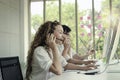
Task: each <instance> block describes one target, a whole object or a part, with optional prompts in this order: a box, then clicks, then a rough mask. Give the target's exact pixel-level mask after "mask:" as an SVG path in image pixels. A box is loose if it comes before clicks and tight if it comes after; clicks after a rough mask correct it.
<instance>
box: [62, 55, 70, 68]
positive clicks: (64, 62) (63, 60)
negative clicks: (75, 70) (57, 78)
mask: <svg viewBox="0 0 120 80" xmlns="http://www.w3.org/2000/svg"><path fill="white" fill-rule="evenodd" d="M61 62H62V63H61V64H62V67H65V66H66V65H67V64H68V63H67V61H66V60H65V58H64V57H63V56H61Z"/></svg>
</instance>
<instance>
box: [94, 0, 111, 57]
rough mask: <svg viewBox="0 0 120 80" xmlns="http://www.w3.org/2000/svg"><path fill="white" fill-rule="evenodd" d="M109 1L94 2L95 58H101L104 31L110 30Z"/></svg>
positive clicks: (95, 0)
mask: <svg viewBox="0 0 120 80" xmlns="http://www.w3.org/2000/svg"><path fill="white" fill-rule="evenodd" d="M109 1H110V0H94V2H95V12H94V14H95V25H94V26H95V45H96V47H95V48H96V57H97V58H102V57H103V56H104V55H105V54H102V53H103V47H104V39H105V37H106V35H107V34H106V31H107V30H108V29H109V28H110V6H109Z"/></svg>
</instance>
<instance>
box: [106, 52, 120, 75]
mask: <svg viewBox="0 0 120 80" xmlns="http://www.w3.org/2000/svg"><path fill="white" fill-rule="evenodd" d="M115 56H116V58H117V59H116V60H112V61H111V62H110V64H109V66H108V68H107V70H106V72H107V73H120V61H119V58H118V54H116V55H115Z"/></svg>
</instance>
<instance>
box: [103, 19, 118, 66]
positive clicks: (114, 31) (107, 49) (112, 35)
mask: <svg viewBox="0 0 120 80" xmlns="http://www.w3.org/2000/svg"><path fill="white" fill-rule="evenodd" d="M118 23H119V20H116V22H115V25H114V26H113V27H110V28H109V29H108V31H107V34H106V37H105V41H104V46H103V59H105V63H106V64H109V62H110V60H111V59H112V57H113V55H114V54H115V52H116V49H117V46H118V42H119V40H118V39H119V38H118V37H119V35H120V34H119V33H120V31H119V24H118ZM116 43H117V44H116Z"/></svg>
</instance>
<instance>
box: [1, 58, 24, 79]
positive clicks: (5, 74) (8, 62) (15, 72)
mask: <svg viewBox="0 0 120 80" xmlns="http://www.w3.org/2000/svg"><path fill="white" fill-rule="evenodd" d="M0 68H1V75H2V79H3V80H23V76H22V72H21V67H20V62H19V58H18V56H15V57H3V58H0Z"/></svg>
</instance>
